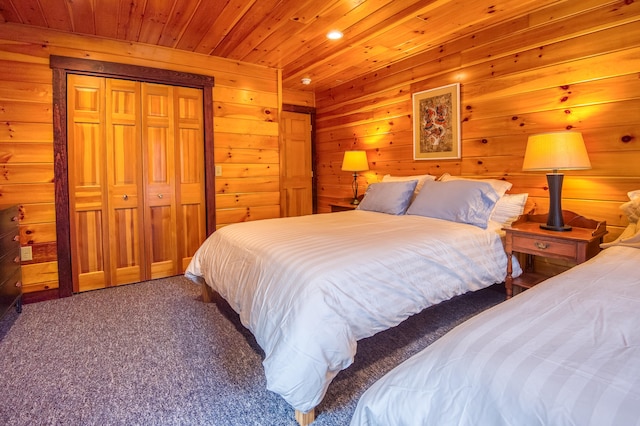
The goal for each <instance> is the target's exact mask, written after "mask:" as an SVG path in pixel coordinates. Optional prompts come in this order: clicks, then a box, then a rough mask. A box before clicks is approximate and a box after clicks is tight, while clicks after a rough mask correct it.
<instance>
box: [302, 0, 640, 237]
mask: <svg viewBox="0 0 640 426" xmlns="http://www.w3.org/2000/svg"><path fill="white" fill-rule="evenodd" d="M434 30H437V29H434ZM639 46H640V2H637V1H636V2H633V1H601V0H600V1H594V0H584V1H579V2H578V1H575V2H563V3H561V4H559V5H556V6H554V7H549V8H544V9H540V10H538V11H536V12H534V13H530V14H528V15H525V16H520V17H516V18H514V19H510V20H508V21H505V22H502V23H500V24H499V25H497V26H495V27H491V28H480V29H478V31H477V32H476V33H474V34H473V35H472V36H470V37H464V38H460V39H458V40H454V41H452V42H450V43H447V44H444V45H441V46H434V47H433V48H431V49H429V50H426V51H424V52H422V53H420V54H419V55H418V56H415V57H412V58H410V59H407V60H404V61H401V62H398V63H395V64H392V65H389V66H387V67H386V68H384V69H380V70H378V71H376V72H372V73H369V74H367V75H366V76H365V77H363V78H361V79H358V80H355V81H349V82H346V83H343V84H340V85H338V86H336V87H334V88H332V89H330V90H327V91H324V92H319V93H316V94H315V96H316V109H317V123H316V124H317V125H316V141H317V143H316V155H317V160H318V163H317V171H316V176H317V178H318V210H319V211H320V212H322V211H329V207H328V204H329V203H330V202H331V201H335V200H338V199H345V198H348V197H349V196H350V195H351V186H350V185H351V179H352V176H351V174H350V173H347V172H342V171H341V170H340V168H341V162H342V156H343V152H344V151H345V150H350V149H365V150H366V151H367V153H368V159H369V166H370V169H371V170H370V171H369V172H365V173H364V177H362V178H361V179H362V180H361V189H364V188H365V185H366V183H371V182H375V181H378V180H379V179H380V178H381V176H383V175H384V174H387V173H390V174H394V175H413V174H420V173H430V174H433V175H437V176H439V175H441V174H442V173H444V172H449V173H450V174H453V175H464V176H469V177H497V178H505V179H507V180H509V181H511V182H512V183H513V188H512V191H511V192H527V193H529V194H530V197H531V198H532V199H533V200H534V201H535V202H536V205H537V211H539V212H546V211H548V190H547V182H546V176H545V173H544V172H541V173H533V172H523V171H522V161H523V156H524V151H525V147H526V142H527V135H529V134H533V133H539V132H547V131H558V130H564V129H574V130H578V131H581V132H582V133H583V136H584V139H585V144H586V146H587V150H588V152H589V156H590V159H591V163H592V168H591V169H590V170H585V171H567V172H566V173H565V182H564V187H563V201H562V203H563V204H562V207H563V208H564V209H566V210H572V211H574V212H576V213H579V214H582V215H584V216H587V217H590V218H594V219H600V220H606V221H607V225H608V228H609V230H610V234H609V235H607V237H606V239H607V240H611V239H613V238H614V237H616V236H617V235H619V233H620V232H621V230H622V229H623V227H624V226H626V225H627V219H626V217H624V215H623V214H622V213H621V211H620V210H619V206H620V204H621V203H623V202H625V201H627V200H628V198H627V192H628V191H630V190H634V189H640V166H639V164H640V141H639V140H638V137H639V136H640V131H639V130H640V129H639V127H640V113H639V111H640V73H639V71H640V47H639ZM456 82H459V83H460V84H461V119H462V126H461V130H462V158H461V159H460V160H447V161H438V160H429V161H425V160H421V161H414V160H413V154H412V152H413V151H412V144H413V134H412V100H411V99H412V98H411V95H412V93H415V92H420V91H423V90H428V89H432V88H436V87H440V86H444V85H448V84H452V83H456ZM365 181H366V182H365Z"/></svg>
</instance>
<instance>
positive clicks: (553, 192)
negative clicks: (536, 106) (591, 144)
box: [522, 131, 591, 231]
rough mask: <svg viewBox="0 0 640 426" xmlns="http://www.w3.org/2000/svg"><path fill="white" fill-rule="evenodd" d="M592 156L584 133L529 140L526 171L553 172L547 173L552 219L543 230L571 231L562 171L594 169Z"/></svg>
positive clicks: (524, 165) (551, 133) (570, 133)
mask: <svg viewBox="0 0 640 426" xmlns="http://www.w3.org/2000/svg"><path fill="white" fill-rule="evenodd" d="M590 168H591V162H589V155H588V154H587V149H586V148H585V146H584V140H583V139H582V134H581V133H580V132H572V131H564V132H549V133H540V134H537V135H531V136H529V140H528V141H527V149H526V151H525V154H524V163H523V164H522V170H524V171H535V170H552V172H551V173H547V182H548V184H549V216H548V217H547V224H546V225H544V224H542V225H540V228H542V229H547V230H551V231H570V230H571V226H568V225H565V224H564V219H563V217H562V203H561V199H562V181H563V179H564V175H563V174H562V173H558V170H584V169H590Z"/></svg>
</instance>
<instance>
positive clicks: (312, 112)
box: [280, 104, 318, 214]
mask: <svg viewBox="0 0 640 426" xmlns="http://www.w3.org/2000/svg"><path fill="white" fill-rule="evenodd" d="M282 111H287V112H297V113H299V114H309V121H310V122H311V172H312V173H313V175H312V176H311V203H312V204H313V206H312V209H313V210H312V211H313V213H314V214H315V213H317V212H318V178H317V177H316V176H317V173H316V169H317V167H316V109H315V108H314V107H308V106H302V105H293V104H282ZM280 212H282V207H281V208H280Z"/></svg>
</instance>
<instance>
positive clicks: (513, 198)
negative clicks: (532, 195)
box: [489, 193, 529, 227]
mask: <svg viewBox="0 0 640 426" xmlns="http://www.w3.org/2000/svg"><path fill="white" fill-rule="evenodd" d="M528 197H529V194H527V193H523V194H504V195H503V196H502V197H500V199H499V200H498V202H497V203H496V206H495V208H494V209H493V212H492V213H491V216H490V217H489V220H493V221H494V222H498V223H499V224H500V225H502V226H503V227H505V226H511V224H512V223H513V222H514V221H515V220H516V219H518V217H519V216H520V215H521V214H522V213H523V212H524V206H525V204H526V203H527V198H528Z"/></svg>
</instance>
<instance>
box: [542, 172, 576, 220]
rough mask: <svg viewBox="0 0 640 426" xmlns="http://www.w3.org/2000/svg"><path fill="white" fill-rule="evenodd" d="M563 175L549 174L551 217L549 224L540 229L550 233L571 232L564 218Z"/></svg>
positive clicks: (548, 218) (548, 217)
mask: <svg viewBox="0 0 640 426" xmlns="http://www.w3.org/2000/svg"><path fill="white" fill-rule="evenodd" d="M563 179H564V175H563V174H562V173H558V172H554V173H548V174H547V183H548V184H549V215H548V216H547V223H546V224H542V225H540V228H542V229H546V230H548V231H557V232H566V231H571V227H570V226H569V225H565V224H564V218H563V217H562V180H563Z"/></svg>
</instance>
